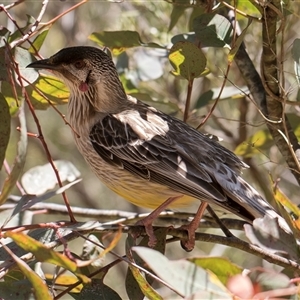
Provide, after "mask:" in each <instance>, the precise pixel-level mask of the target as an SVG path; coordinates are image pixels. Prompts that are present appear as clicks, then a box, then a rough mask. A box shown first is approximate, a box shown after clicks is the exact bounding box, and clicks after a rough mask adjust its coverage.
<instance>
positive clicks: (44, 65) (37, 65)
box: [26, 58, 59, 70]
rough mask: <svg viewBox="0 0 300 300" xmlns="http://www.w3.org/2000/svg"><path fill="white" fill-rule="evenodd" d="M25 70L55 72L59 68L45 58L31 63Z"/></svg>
mask: <svg viewBox="0 0 300 300" xmlns="http://www.w3.org/2000/svg"><path fill="white" fill-rule="evenodd" d="M26 68H33V69H46V70H57V69H58V68H59V65H57V64H53V62H51V61H50V59H49V58H46V59H41V60H37V61H34V62H32V63H31V64H29V65H28V66H27V67H26Z"/></svg>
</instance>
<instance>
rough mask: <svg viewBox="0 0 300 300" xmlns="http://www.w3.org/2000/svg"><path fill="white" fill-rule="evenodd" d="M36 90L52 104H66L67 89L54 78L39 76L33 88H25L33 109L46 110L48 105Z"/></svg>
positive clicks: (68, 93)
mask: <svg viewBox="0 0 300 300" xmlns="http://www.w3.org/2000/svg"><path fill="white" fill-rule="evenodd" d="M36 89H37V90H39V91H41V92H42V95H43V94H44V95H45V96H46V97H47V98H48V99H49V100H50V101H51V103H52V104H58V105H60V104H66V103H68V99H69V95H70V92H69V90H68V88H67V87H66V86H65V85H64V84H63V83H62V82H61V81H60V80H59V79H57V78H56V77H53V76H48V75H40V77H39V78H38V80H37V81H36V82H35V83H34V86H32V85H30V86H27V87H26V90H27V92H28V94H29V96H30V101H31V103H32V105H33V107H34V108H35V109H47V108H48V107H49V106H50V104H49V102H48V101H47V100H46V99H45V98H44V97H43V96H42V95H41V94H40V93H38V92H37V91H36Z"/></svg>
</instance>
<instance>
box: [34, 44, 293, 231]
mask: <svg viewBox="0 0 300 300" xmlns="http://www.w3.org/2000/svg"><path fill="white" fill-rule="evenodd" d="M30 67H34V68H45V69H51V70H52V71H53V73H54V74H55V75H57V76H58V77H60V78H61V79H62V80H63V81H64V82H65V83H66V85H67V86H68V87H69V89H70V101H69V110H68V114H69V122H70V123H71V125H72V127H73V128H74V129H75V131H76V133H78V134H79V136H80V137H78V136H77V135H76V134H74V138H75V142H76V144H77V147H78V149H79V151H80V152H81V153H82V155H83V156H84V158H85V159H86V161H87V162H88V163H89V165H90V166H91V167H92V169H93V171H94V172H95V173H96V174H97V176H98V177H99V178H100V179H101V180H102V181H103V182H104V183H105V184H106V185H107V186H108V187H109V188H111V189H112V190H113V191H115V192H116V193H117V194H119V195H121V196H122V197H124V198H126V199H127V200H129V201H131V202H132V203H134V204H136V205H139V206H143V207H150V208H156V207H157V206H158V205H160V204H162V203H163V202H164V201H166V200H167V199H168V198H170V197H179V196H182V197H181V198H180V199H178V200H177V201H175V202H173V203H172V205H171V206H173V207H178V206H182V205H186V204H187V203H189V202H191V201H193V200H194V199H199V200H203V201H207V202H208V203H213V204H218V205H219V206H221V207H223V208H225V209H227V210H229V211H231V212H233V213H235V214H237V215H239V216H240V217H242V218H244V219H245V220H247V221H252V220H253V219H254V218H256V217H262V216H264V215H265V214H269V215H271V216H272V217H278V218H279V219H280V223H281V226H282V227H284V228H285V230H286V231H289V228H288V226H287V224H286V223H285V221H284V220H283V219H282V218H281V217H279V216H278V215H277V214H276V213H275V211H274V210H273V208H272V207H271V206H270V205H269V204H268V203H267V202H266V201H265V200H264V199H263V198H262V197H261V196H260V195H259V194H258V193H257V192H256V191H255V189H253V188H252V187H251V186H250V185H249V184H247V183H246V182H245V181H244V180H243V179H242V177H241V176H240V174H241V169H242V168H244V167H246V165H245V164H244V163H243V162H242V161H241V160H240V159H239V158H238V157H237V156H236V155H235V154H234V153H232V152H231V151H229V150H228V149H226V148H224V147H223V146H221V145H220V144H219V143H218V142H216V141H214V140H212V139H210V138H209V137H207V136H206V135H203V134H202V133H200V132H198V131H196V130H195V129H193V128H191V127H190V126H189V125H187V124H185V123H183V122H182V121H180V120H178V119H176V118H174V117H171V116H168V115H166V114H164V113H162V112H160V111H157V110H156V109H155V108H153V107H149V106H147V105H146V104H144V103H142V102H140V101H138V100H137V99H135V98H132V97H130V96H127V95H126V94H125V91H124V89H123V87H122V84H121V82H120V80H119V77H118V74H117V71H116V68H115V66H114V64H113V62H112V60H111V59H110V58H109V56H107V55H106V54H105V53H104V52H103V51H101V50H100V49H97V48H94V47H73V48H65V49H62V50H61V51H59V52H58V53H57V54H55V55H53V56H52V57H51V58H49V59H46V60H41V61H37V62H34V63H32V64H31V65H30Z"/></svg>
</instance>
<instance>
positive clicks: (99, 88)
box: [27, 46, 126, 110]
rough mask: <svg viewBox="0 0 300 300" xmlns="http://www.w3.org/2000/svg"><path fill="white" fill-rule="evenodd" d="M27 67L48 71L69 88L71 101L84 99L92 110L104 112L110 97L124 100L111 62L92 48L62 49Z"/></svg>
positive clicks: (105, 55)
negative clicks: (93, 108)
mask: <svg viewBox="0 0 300 300" xmlns="http://www.w3.org/2000/svg"><path fill="white" fill-rule="evenodd" d="M27 67H29V68H35V69H46V70H50V71H51V72H52V73H53V74H54V75H55V76H57V77H58V78H60V79H61V80H62V81H63V82H64V83H65V84H66V85H67V87H68V88H69V89H70V93H71V97H70V99H71V100H72V99H75V101H76V100H80V99H83V100H84V99H87V100H88V101H89V102H90V104H91V105H93V106H94V107H95V108H96V109H97V108H99V109H100V110H101V106H102V109H104V106H105V102H107V101H112V100H113V99H112V98H115V99H117V98H118V99H123V100H124V98H125V99H126V95H125V92H124V89H123V86H122V84H121V82H120V80H119V77H118V73H117V70H116V68H115V65H114V63H113V61H112V60H111V58H110V57H109V56H108V55H107V54H106V53H104V52H103V51H102V50H100V49H98V48H95V47H86V46H78V47H70V48H64V49H62V50H60V51H59V52H57V53H56V54H54V55H53V56H51V57H50V58H47V59H42V60H38V61H35V62H33V63H31V64H29V65H28V66H27ZM114 96H115V97H114Z"/></svg>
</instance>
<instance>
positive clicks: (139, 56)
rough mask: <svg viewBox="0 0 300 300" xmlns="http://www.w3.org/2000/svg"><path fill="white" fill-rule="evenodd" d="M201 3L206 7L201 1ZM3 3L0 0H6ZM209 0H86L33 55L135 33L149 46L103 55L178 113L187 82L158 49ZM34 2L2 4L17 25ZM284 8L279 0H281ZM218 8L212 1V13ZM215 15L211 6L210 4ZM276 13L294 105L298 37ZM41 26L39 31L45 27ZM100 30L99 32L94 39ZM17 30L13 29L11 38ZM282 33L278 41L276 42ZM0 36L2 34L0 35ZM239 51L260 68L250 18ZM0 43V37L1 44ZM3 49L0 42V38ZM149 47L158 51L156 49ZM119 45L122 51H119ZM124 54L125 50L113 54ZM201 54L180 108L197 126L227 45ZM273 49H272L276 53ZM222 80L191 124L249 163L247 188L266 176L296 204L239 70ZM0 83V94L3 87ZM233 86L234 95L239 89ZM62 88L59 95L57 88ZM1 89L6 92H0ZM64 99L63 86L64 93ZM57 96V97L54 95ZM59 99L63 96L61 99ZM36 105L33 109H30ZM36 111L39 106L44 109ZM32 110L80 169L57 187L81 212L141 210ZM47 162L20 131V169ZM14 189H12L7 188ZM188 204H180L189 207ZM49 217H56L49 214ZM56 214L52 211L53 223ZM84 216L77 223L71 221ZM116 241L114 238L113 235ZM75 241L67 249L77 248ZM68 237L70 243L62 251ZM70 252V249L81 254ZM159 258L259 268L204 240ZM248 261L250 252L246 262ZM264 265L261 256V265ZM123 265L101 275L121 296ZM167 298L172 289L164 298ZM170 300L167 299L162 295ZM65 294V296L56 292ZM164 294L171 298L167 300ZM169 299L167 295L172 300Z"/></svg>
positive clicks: (66, 133)
mask: <svg viewBox="0 0 300 300" xmlns="http://www.w3.org/2000/svg"><path fill="white" fill-rule="evenodd" d="M206 2H207V3H206ZM10 3H13V1H6V2H5V3H2V5H3V6H6V5H9V4H10ZM76 3H79V2H77V1H50V2H49V3H48V6H47V9H46V11H45V14H44V16H43V19H42V23H46V22H48V21H49V20H51V19H53V18H55V17H56V16H58V15H60V14H61V13H63V12H65V11H66V10H67V9H69V8H71V7H73V6H74V4H76ZM212 3H213V1H201V0H195V1H193V2H189V1H187V0H174V1H173V2H167V1H155V2H151V1H142V2H140V1H131V2H127V1H124V2H109V1H86V3H85V4H83V5H81V6H79V7H78V8H76V9H74V10H72V11H70V12H69V13H67V14H66V15H64V16H63V17H61V18H60V19H58V20H57V21H55V22H53V23H51V24H49V26H47V30H49V31H48V32H47V36H45V40H44V41H43V42H42V43H41V49H40V51H39V54H40V55H41V56H42V57H45V58H46V57H49V56H51V55H52V54H54V53H55V52H57V51H58V50H59V49H61V48H63V47H69V46H75V45H91V46H99V44H101V41H102V45H104V46H108V47H109V44H110V43H114V42H116V38H115V37H112V36H111V35H109V33H108V34H107V36H105V37H103V34H102V35H101V33H103V32H111V31H122V30H127V31H136V32H138V34H139V36H140V40H141V41H142V42H143V43H144V46H145V44H147V43H148V44H149V43H155V44H156V45H154V46H153V47H152V46H150V47H142V46H140V47H126V45H125V46H124V43H125V42H126V40H129V41H130V39H127V37H128V36H127V35H125V34H124V36H123V38H124V40H123V41H121V42H120V45H123V48H122V47H120V48H119V49H118V48H117V47H115V48H114V49H113V51H112V55H113V59H114V61H115V63H116V66H117V68H118V71H119V73H120V76H121V79H122V82H123V84H124V86H125V88H126V90H127V92H128V93H130V94H132V95H135V96H138V97H139V98H140V99H141V100H144V101H146V102H147V103H149V104H151V105H153V106H155V107H156V108H158V109H161V110H163V111H164V112H166V113H169V114H172V115H175V116H177V117H178V118H181V119H183V114H184V109H185V101H186V98H187V90H188V82H187V80H183V79H181V78H178V76H174V75H173V74H172V71H174V69H173V68H172V65H171V64H170V62H169V60H168V51H167V49H170V48H171V47H172V41H173V42H174V41H177V40H178V38H179V37H180V36H181V35H182V34H186V36H188V34H189V33H190V32H191V31H192V28H193V25H192V24H193V19H194V18H195V17H196V16H199V15H201V14H203V13H204V12H205V10H206V9H207V6H209V5H212ZM228 3H229V4H230V5H236V7H237V8H238V9H239V10H240V11H242V12H244V13H245V14H247V15H248V16H252V17H254V18H260V17H261V14H260V12H259V10H258V9H257V8H256V7H255V1H253V3H251V1H228ZM41 5H42V3H41V1H20V4H19V5H16V6H15V7H14V8H12V9H10V10H9V13H10V14H11V16H12V17H13V19H14V20H15V21H16V22H17V24H18V25H19V26H20V27H23V26H26V22H27V17H26V16H33V17H35V18H36V17H37V16H38V14H39V13H40V10H41ZM284 5H285V4H284ZM223 9H224V6H220V12H221V11H222V10H223ZM216 11H217V12H218V10H216ZM284 14H285V15H286V16H288V19H287V20H288V21H287V22H286V24H285V26H286V27H285V31H284V32H285V34H284V44H283V45H284V47H283V48H282V49H280V51H284V52H283V53H284V61H283V63H284V65H283V68H284V76H285V87H284V91H285V93H286V95H287V96H288V99H289V100H290V101H298V100H299V99H298V89H299V85H298V82H297V76H296V75H295V72H294V68H295V63H296V60H295V57H293V56H292V47H293V45H294V41H295V39H296V38H297V37H298V28H299V27H298V26H299V24H300V20H299V5H297V2H294V1H290V3H289V4H288V5H286V6H285V7H284ZM248 19H249V18H248V17H245V16H242V15H240V14H237V20H238V23H239V26H240V28H241V30H243V29H244V28H245V27H246V26H247V24H248ZM0 25H1V26H3V27H5V28H7V29H8V30H10V31H11V32H16V34H19V35H20V33H18V31H17V30H16V27H15V24H14V23H13V22H12V21H11V20H9V18H7V15H6V14H5V13H4V12H3V11H2V12H1V13H0ZM45 29H46V28H45ZM99 35H100V38H99ZM20 36H21V35H20ZM280 38H282V36H280V37H279V39H280ZM2 39H3V38H2ZM243 41H244V44H245V47H246V50H247V52H248V54H249V56H250V58H251V60H252V61H253V63H254V65H255V67H256V69H257V70H258V71H259V70H260V59H261V53H262V37H261V23H260V22H258V21H257V20H254V21H253V22H252V24H251V25H250V26H249V28H248V29H247V33H246V35H245V36H244V39H243ZM2 42H3V41H2ZM1 45H2V47H3V43H2V44H1ZM159 45H160V46H161V47H159ZM21 47H24V48H26V49H27V48H29V44H28V43H26V42H25V43H23V44H22V45H21ZM125 48H126V49H125ZM123 50H125V51H123ZM202 51H203V53H204V54H205V57H206V59H207V65H206V67H207V69H208V70H209V72H208V73H209V74H206V75H205V76H201V77H199V78H196V79H195V80H194V84H193V90H192V96H191V104H190V113H189V117H188V120H187V121H188V123H190V124H191V125H192V126H194V127H196V126H198V125H199V124H200V123H201V121H202V120H203V119H204V117H205V116H206V115H207V114H208V113H209V111H210V109H211V107H212V105H213V103H214V100H215V99H216V98H217V95H218V92H219V89H220V86H221V85H222V83H223V82H224V80H225V79H224V76H225V71H226V69H227V66H228V52H229V50H228V48H226V47H205V48H203V49H202ZM279 54H280V53H279ZM226 76H227V81H226V85H225V89H224V91H223V93H222V95H221V97H220V100H219V102H218V105H217V107H216V109H215V110H214V112H213V114H212V115H211V116H210V118H209V119H208V121H207V122H206V123H205V124H204V126H202V128H201V130H202V131H204V132H208V133H211V134H213V135H216V136H218V137H220V138H221V139H222V142H221V143H222V144H223V145H224V146H225V147H227V148H229V149H231V150H232V151H235V152H236V153H237V154H238V155H239V156H241V158H242V159H243V160H244V161H245V162H246V163H248V164H249V165H250V166H251V169H249V170H245V171H244V177H245V178H246V180H247V181H248V182H250V183H251V184H252V185H254V186H255V187H256V188H257V189H258V190H259V191H260V192H262V193H264V194H265V195H266V196H270V190H271V187H272V185H271V182H270V180H269V177H268V173H270V174H271V175H272V177H273V178H274V179H280V187H281V188H282V190H283V191H284V192H285V193H286V195H287V196H288V198H290V199H291V200H292V201H293V202H295V203H296V204H299V197H298V194H299V186H298V185H297V184H296V181H295V180H294V178H293V176H292V175H291V174H290V172H289V170H288V167H287V166H286V164H285V162H284V160H283V158H282V156H281V155H280V153H279V151H278V149H277V147H276V146H275V145H274V142H273V141H272V138H271V136H270V134H269V132H268V130H267V128H266V126H265V120H264V119H263V118H262V116H261V114H260V113H259V111H258V108H257V107H256V105H255V104H254V103H252V102H251V101H250V100H249V98H248V97H246V96H247V94H248V93H249V92H248V90H247V87H246V86H245V82H244V80H243V78H242V76H241V73H240V71H239V70H238V68H237V67H236V65H235V64H234V63H232V64H231V66H230V71H229V73H228V74H227V75H226ZM5 84H6V83H4V82H2V86H1V87H2V92H3V90H4V88H5ZM241 91H242V92H241ZM65 92H66V91H63V93H65ZM7 95H8V92H7V94H6V96H7ZM66 95H67V92H66ZM60 97H61V98H64V97H63V96H61V95H60ZM61 101H62V102H66V100H65V99H62V100H61ZM10 103H11V107H10V109H11V112H12V113H15V114H14V117H13V118H12V125H11V135H10V141H9V144H8V148H7V151H6V160H7V163H8V165H12V163H13V161H14V159H15V156H16V149H17V146H16V145H17V143H18V140H19V135H20V134H19V131H17V130H16V128H17V127H18V126H19V121H18V119H17V117H16V107H14V104H13V101H12V102H10ZM40 108H42V109H40ZM45 108H46V109H45ZM57 108H58V109H59V111H60V112H61V114H62V115H66V110H67V105H59V106H57ZM285 111H286V113H288V117H289V120H290V122H291V124H292V125H293V127H294V130H295V133H296V135H297V137H298V138H299V135H300V133H299V132H300V129H299V128H300V125H299V124H300V123H299V106H296V105H286V106H285ZM25 112H26V121H27V129H28V132H31V133H37V129H36V123H35V121H34V119H33V118H32V116H31V114H30V112H29V110H28V108H27V107H26V108H25ZM36 115H37V117H38V119H39V121H40V124H41V127H42V130H43V134H44V139H45V141H46V143H47V145H48V147H49V150H50V153H51V156H52V158H53V159H54V160H57V159H59V160H67V161H70V162H72V163H73V165H74V166H76V168H77V169H78V170H79V171H80V173H81V177H82V178H83V180H82V181H81V182H80V183H78V184H76V185H74V186H73V187H72V188H70V189H69V190H68V192H67V194H68V198H69V200H70V202H71V204H72V205H74V206H80V207H88V208H100V209H108V210H109V209H118V210H124V211H130V212H143V211H145V210H143V209H141V208H138V207H135V206H133V205H131V204H130V203H128V202H126V201H125V200H123V199H121V198H120V197H118V196H117V195H115V194H114V193H112V192H111V191H109V190H108V189H107V188H106V187H105V186H104V185H102V183H100V182H99V180H98V179H97V178H96V176H95V175H94V174H93V173H92V172H91V170H90V169H89V168H88V166H87V164H86V163H85V161H84V160H83V158H82V156H81V155H80V154H79V152H78V151H77V149H76V147H75V145H74V142H73V137H72V135H71V130H70V128H69V127H68V126H67V125H66V124H65V122H64V120H63V118H62V116H61V115H59V114H58V113H57V112H56V111H55V110H54V109H53V108H51V107H48V105H47V104H45V105H44V106H40V107H39V109H37V110H36ZM46 163H48V158H47V156H46V155H45V150H44V148H43V146H42V144H41V143H40V140H39V139H37V138H35V137H30V136H29V137H28V152H27V157H26V162H25V166H24V172H26V171H27V170H29V169H30V168H32V167H35V166H39V165H44V164H46ZM5 178H6V173H5V170H4V168H2V170H1V173H0V185H2V183H3V182H4V180H5ZM11 193H12V194H14V195H20V192H19V190H18V189H17V188H14V189H13V190H12V192H11ZM51 202H57V203H63V202H62V197H61V196H60V195H57V196H55V197H53V198H51ZM193 209H194V208H187V210H193ZM55 218H56V217H55ZM60 218H63V217H62V216H59V217H57V220H59V219H60ZM78 219H79V220H83V221H85V220H86V219H82V218H78ZM46 221H53V216H51V215H49V216H46V215H44V214H36V215H35V216H34V223H38V222H46ZM123 239H124V237H123ZM72 243H75V250H74V251H75V252H76V247H79V246H77V245H76V242H72ZM72 243H71V245H70V247H72ZM78 249H80V251H77V252H78V253H77V254H80V252H81V246H80V248H78ZM115 251H117V252H118V251H119V253H123V252H124V244H123V243H119V244H118V246H117V249H116V250H115ZM167 252H168V257H171V258H174V259H176V258H182V257H188V256H198V255H202V254H208V253H209V254H210V255H211V256H214V255H218V256H220V255H223V256H226V257H228V258H229V259H231V260H233V261H234V262H236V263H238V264H239V265H241V266H243V268H251V267H254V266H258V265H261V264H262V260H261V259H260V258H258V257H255V256H251V255H250V254H247V256H245V255H244V254H242V252H240V251H238V250H236V251H234V252H232V251H231V250H228V249H227V248H226V247H224V246H220V245H212V244H207V243H206V244H204V243H199V244H197V247H196V249H195V250H194V251H193V252H192V253H191V254H187V253H185V252H184V251H183V250H182V249H181V248H180V247H179V245H174V243H172V247H167ZM237 254H239V255H237ZM250 257H251V258H250ZM266 265H267V264H266V263H265V262H264V266H266ZM125 267H126V266H125V264H124V265H123V266H121V265H118V266H117V267H116V268H113V269H112V270H111V272H112V274H110V275H111V276H107V277H106V279H105V280H106V282H107V284H108V285H109V286H111V285H113V286H114V289H115V290H116V291H118V293H119V295H121V297H122V298H123V299H125V298H126V292H125V290H124V285H123V281H124V279H123V278H124V276H125ZM173 296H174V295H173ZM165 297H166V299H167V297H170V296H168V295H166V296H165ZM66 299H67V298H66ZM169 299H171V298H169ZM172 299H173V298H172Z"/></svg>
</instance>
